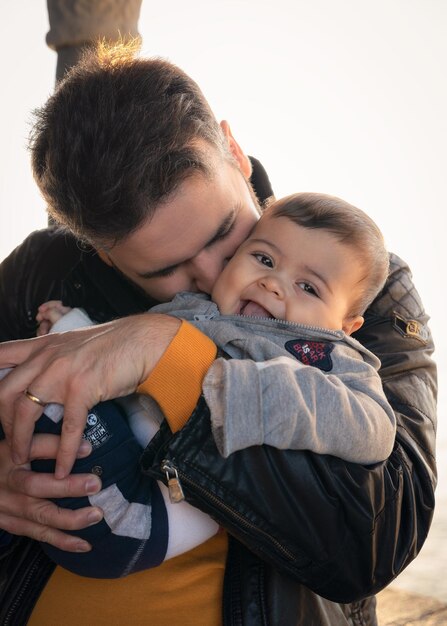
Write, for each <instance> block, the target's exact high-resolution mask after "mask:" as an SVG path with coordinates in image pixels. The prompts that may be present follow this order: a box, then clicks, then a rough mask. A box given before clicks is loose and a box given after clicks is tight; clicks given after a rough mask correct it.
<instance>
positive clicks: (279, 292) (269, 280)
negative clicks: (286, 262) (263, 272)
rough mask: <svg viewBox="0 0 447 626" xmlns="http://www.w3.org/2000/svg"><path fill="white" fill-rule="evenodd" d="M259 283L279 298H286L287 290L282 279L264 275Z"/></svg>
mask: <svg viewBox="0 0 447 626" xmlns="http://www.w3.org/2000/svg"><path fill="white" fill-rule="evenodd" d="M259 284H260V285H261V287H262V288H263V289H265V290H266V291H269V292H270V293H271V294H273V295H275V296H277V297H278V298H284V295H285V292H284V288H283V286H282V285H281V281H280V280H278V279H277V278H276V277H274V276H263V277H262V278H260V279H259Z"/></svg>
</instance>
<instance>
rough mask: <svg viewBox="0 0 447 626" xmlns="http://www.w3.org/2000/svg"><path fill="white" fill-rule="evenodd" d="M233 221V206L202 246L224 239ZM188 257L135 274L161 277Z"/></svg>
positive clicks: (142, 276)
mask: <svg viewBox="0 0 447 626" xmlns="http://www.w3.org/2000/svg"><path fill="white" fill-rule="evenodd" d="M235 222H236V209H235V208H233V209H231V212H230V213H229V214H228V215H227V216H226V218H225V219H224V220H223V222H222V223H221V224H220V226H219V228H218V229H217V230H216V232H215V233H214V235H213V236H212V237H211V239H209V240H208V241H207V242H206V244H205V245H204V246H203V248H209V247H210V246H212V245H213V244H214V243H216V241H219V240H220V239H224V237H226V236H227V235H228V234H229V233H230V232H231V230H232V229H233V226H234V224H235ZM190 258H193V257H190ZM190 258H189V259H182V260H181V261H178V262H177V263H173V264H172V265H167V266H166V267H162V268H160V269H159V270H149V271H148V272H141V273H140V272H137V276H139V277H140V278H161V277H163V276H167V275H169V274H171V272H174V271H175V270H176V269H177V268H178V267H179V266H180V265H181V264H182V263H186V262H187V261H189V260H190Z"/></svg>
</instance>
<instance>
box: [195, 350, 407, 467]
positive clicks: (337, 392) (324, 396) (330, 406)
mask: <svg viewBox="0 0 447 626" xmlns="http://www.w3.org/2000/svg"><path fill="white" fill-rule="evenodd" d="M340 347H341V346H340ZM340 347H337V348H338V349H337V350H334V352H333V353H332V363H333V369H332V370H331V371H329V372H324V371H322V370H320V369H318V368H317V367H315V366H311V365H303V364H302V363H300V362H299V361H297V360H295V359H292V358H289V357H285V356H281V357H278V358H276V359H272V360H270V361H265V362H261V363H255V362H253V361H248V360H237V359H232V360H225V359H218V360H217V361H216V362H215V363H214V364H213V365H212V367H211V368H210V370H209V372H208V374H207V376H206V378H205V381H204V384H203V392H204V396H205V399H206V401H207V403H208V405H209V407H210V411H211V420H212V427H213V433H214V438H215V440H216V444H217V446H218V448H219V450H220V452H221V454H222V455H223V456H225V457H227V456H229V455H230V454H231V453H232V452H234V451H236V450H240V449H243V448H247V447H249V446H253V445H262V444H267V445H271V446H274V447H276V448H281V449H298V450H311V451H313V452H316V453H318V454H330V455H333V456H337V457H339V458H342V459H344V460H346V461H351V462H355V463H362V464H371V463H376V462H379V461H382V460H384V459H386V458H388V456H389V455H390V453H391V451H392V449H393V445H394V438H395V430H396V426H395V416H394V413H393V411H392V409H391V407H390V405H389V404H388V402H387V400H386V397H385V395H384V392H383V389H382V384H381V381H380V378H379V375H378V373H377V371H376V369H375V368H374V367H372V365H370V364H369V363H367V362H366V361H365V360H364V359H363V358H362V357H361V356H360V355H359V354H357V353H356V352H355V351H354V350H353V349H351V348H347V349H344V348H343V349H341V350H340Z"/></svg>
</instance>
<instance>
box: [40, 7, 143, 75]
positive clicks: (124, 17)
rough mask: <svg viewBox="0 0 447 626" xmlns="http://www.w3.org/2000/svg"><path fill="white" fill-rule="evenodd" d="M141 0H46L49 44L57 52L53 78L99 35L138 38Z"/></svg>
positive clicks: (117, 38) (92, 43)
mask: <svg viewBox="0 0 447 626" xmlns="http://www.w3.org/2000/svg"><path fill="white" fill-rule="evenodd" d="M141 2H142V0H47V7H48V17H49V21H50V30H49V31H48V33H47V37H46V42H47V44H48V46H49V47H50V48H51V49H52V50H55V51H56V52H57V67H56V82H57V81H59V80H61V79H62V78H63V76H64V74H65V72H66V71H67V70H68V69H70V67H72V66H73V65H75V64H76V63H77V61H78V60H79V58H80V56H81V54H82V51H83V49H84V48H85V47H87V46H92V45H94V44H95V42H96V41H97V40H98V39H102V38H105V39H106V40H108V41H111V42H114V41H118V40H119V39H120V38H123V39H126V38H129V37H132V38H135V37H138V38H141V37H140V34H139V33H138V18H139V17H140V8H141Z"/></svg>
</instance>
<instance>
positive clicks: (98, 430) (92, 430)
mask: <svg viewBox="0 0 447 626" xmlns="http://www.w3.org/2000/svg"><path fill="white" fill-rule="evenodd" d="M110 436H111V435H110V433H109V431H108V430H107V428H106V427H105V425H104V424H103V423H102V421H101V419H100V418H99V416H98V415H96V414H95V413H93V412H92V413H89V414H88V417H87V426H86V428H85V430H84V434H83V438H84V439H87V441H89V442H90V443H91V444H92V448H93V449H94V450H96V448H99V447H101V446H102V445H103V444H104V443H105V442H106V441H107V440H108V439H110Z"/></svg>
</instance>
